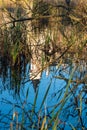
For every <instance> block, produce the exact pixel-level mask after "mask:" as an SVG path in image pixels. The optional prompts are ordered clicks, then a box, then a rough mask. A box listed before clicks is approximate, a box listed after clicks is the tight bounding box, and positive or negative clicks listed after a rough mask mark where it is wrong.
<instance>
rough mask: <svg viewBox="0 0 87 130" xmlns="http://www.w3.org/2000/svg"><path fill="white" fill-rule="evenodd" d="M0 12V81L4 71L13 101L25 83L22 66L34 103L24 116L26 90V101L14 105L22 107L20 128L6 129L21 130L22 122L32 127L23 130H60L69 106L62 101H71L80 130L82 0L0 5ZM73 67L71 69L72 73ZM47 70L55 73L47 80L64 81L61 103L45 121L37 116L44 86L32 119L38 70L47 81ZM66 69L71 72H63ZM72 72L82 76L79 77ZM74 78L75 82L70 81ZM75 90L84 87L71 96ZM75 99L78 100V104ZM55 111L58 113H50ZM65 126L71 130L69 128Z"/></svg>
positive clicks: (86, 20)
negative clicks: (43, 74)
mask: <svg viewBox="0 0 87 130" xmlns="http://www.w3.org/2000/svg"><path fill="white" fill-rule="evenodd" d="M55 2H57V3H56V4H55ZM75 2H76V3H75ZM84 3H85V4H84ZM0 11H1V12H0V75H2V76H3V81H6V78H7V76H8V68H10V70H11V71H10V72H9V73H10V75H11V82H12V86H11V88H10V89H12V90H13V89H14V90H15V95H16V94H19V92H20V89H21V88H20V86H21V80H23V78H26V77H27V76H26V65H27V64H29V65H30V66H29V67H30V68H29V70H28V77H29V76H30V77H29V79H28V81H30V80H31V81H32V83H33V85H34V87H35V88H34V89H35V90H34V91H35V97H34V103H33V104H32V108H31V110H30V111H29V113H28V114H30V115H28V116H27V112H25V110H24V105H27V104H26V103H25V102H27V99H28V98H27V97H28V95H29V89H28V90H27V92H26V94H25V95H26V99H25V100H26V101H25V102H21V101H20V102H21V105H22V106H19V108H20V109H21V110H22V116H23V117H22V122H21V123H20V124H18V122H15V124H14V126H13V124H11V126H10V130H12V129H13V128H16V127H17V128H18V127H21V130H22V128H24V129H26V128H25V127H26V125H25V124H24V121H25V120H24V117H27V118H28V121H30V123H31V124H32V125H31V126H29V127H30V128H32V129H33V128H35V129H40V130H48V129H49V128H52V130H57V128H59V129H60V128H62V126H61V123H62V124H63V121H61V120H60V119H58V118H59V115H60V113H62V112H63V107H64V105H65V104H66V103H67V101H68V100H70V99H69V97H68V96H70V97H73V99H72V100H73V102H74V105H73V106H74V107H75V110H74V111H76V112H77V116H78V121H79V123H80V125H81V127H82V129H85V127H86V126H85V125H83V122H84V121H83V119H82V115H81V113H82V98H83V99H84V100H85V96H84V94H83V93H86V94H87V84H86V82H87V81H86V78H87V76H86V75H85V73H86V68H87V0H78V1H76V0H72V1H71V3H70V5H67V4H66V3H65V1H63V0H59V1H57V0H55V1H54V2H53V1H52V0H48V1H46V0H7V1H5V0H2V3H0ZM73 64H74V66H76V67H75V68H74V70H73V67H72V66H73ZM80 65H82V66H81V67H80V69H81V70H80V69H78V68H79V66H80ZM50 66H57V70H56V73H57V72H58V73H59V75H58V74H57V75H58V76H56V75H54V77H53V78H55V79H59V80H63V81H65V83H66V85H65V86H64V93H63V96H64V97H63V98H62V99H61V101H59V100H57V101H59V102H58V104H55V105H54V107H52V111H51V112H50V114H49V116H48V115H45V116H44V115H43V113H44V112H43V113H41V112H42V109H43V106H44V103H45V101H46V98H47V96H48V93H49V90H50V87H51V83H50V84H49V85H48V84H47V86H46V87H47V90H46V93H45V94H44V97H43V99H42V101H41V102H40V109H39V110H38V113H36V105H37V104H36V102H37V99H38V91H39V90H38V89H37V86H38V84H39V83H40V78H41V74H42V73H43V70H45V71H46V76H48V75H49V70H50V69H49V68H50ZM68 67H71V68H69V70H67V68H68ZM61 68H62V69H61ZM60 69H61V70H60ZM66 71H70V72H69V73H68V74H69V76H68V77H67V78H66V76H65V75H64V74H65V73H67V72H66ZM78 71H79V73H80V71H81V73H82V75H80V74H79V75H80V76H79V77H78V74H77V73H78ZM74 73H75V76H76V77H75V78H73V75H74ZM22 76H23V78H22ZM24 80H25V79H24ZM28 81H26V82H28ZM51 82H52V81H51ZM80 84H81V85H84V87H83V88H82V89H81V90H80V93H79V94H78V95H77V94H76V92H77V89H78V88H79V85H80ZM15 86H16V87H15ZM71 86H72V87H71ZM5 89H7V88H5ZM62 90H63V88H62V89H61V90H60V91H58V92H56V95H58V97H59V96H61V94H62ZM68 91H69V92H68ZM76 95H77V96H76ZM77 98H78V99H79V98H80V101H79V100H77ZM86 100H87V99H86ZM68 105H69V104H68ZM71 105H72V104H71ZM46 107H48V106H46ZM70 107H71V106H70ZM56 108H58V109H59V108H60V109H59V110H58V111H56V112H55V109H56ZM67 108H68V107H67ZM67 108H65V109H67ZM68 110H69V109H68ZM40 113H41V114H42V115H40ZM86 114H87V113H86ZM39 115H40V117H39ZM50 115H51V116H50ZM13 117H14V118H15V117H16V118H18V113H16V112H14V113H13ZM34 117H35V118H36V120H34ZM72 117H73V116H72ZM12 121H14V119H12ZM25 122H26V121H25ZM18 125H19V126H18ZM64 125H65V124H64ZM69 125H70V128H72V130H77V129H76V128H75V126H73V125H72V124H69ZM81 127H80V128H81ZM77 128H78V126H77ZM17 130H18V129H17Z"/></svg>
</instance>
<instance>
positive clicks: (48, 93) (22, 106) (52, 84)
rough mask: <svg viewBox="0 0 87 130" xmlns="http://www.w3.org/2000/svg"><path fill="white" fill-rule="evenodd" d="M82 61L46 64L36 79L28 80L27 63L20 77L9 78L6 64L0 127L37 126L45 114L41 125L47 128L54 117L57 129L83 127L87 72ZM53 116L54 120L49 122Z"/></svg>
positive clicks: (0, 98)
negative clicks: (78, 63) (80, 62)
mask: <svg viewBox="0 0 87 130" xmlns="http://www.w3.org/2000/svg"><path fill="white" fill-rule="evenodd" d="M84 64H85V63H84V62H82V64H80V65H79V67H78V65H77V64H71V65H70V64H66V63H65V64H63V65H61V66H58V65H56V66H49V68H47V69H46V70H44V71H43V72H42V73H41V76H40V78H37V79H30V69H31V67H30V63H28V64H27V65H26V67H25V72H24V73H23V72H22V73H21V76H20V77H21V79H19V77H18V75H16V78H15V77H12V72H11V68H10V67H8V68H7V70H6V72H4V75H3V73H1V74H0V129H1V130H5V129H6V130H7V129H8V130H9V129H26V130H31V129H40V128H41V127H42V122H43V120H44V117H45V116H46V122H45V124H44V125H45V127H48V129H53V124H54V122H55V121H56V120H57V121H58V126H57V129H58V130H60V129H64V130H72V129H75V128H76V129H78V130H81V129H82V127H84V130H85V129H86V128H87V123H86V120H87V88H86V82H85V78H86V77H85V76H86V74H87V72H86V66H84ZM0 67H1V66H0ZM1 69H2V70H4V68H3V67H2V68H1ZM16 71H17V68H16ZM16 74H17V73H16ZM56 115H57V117H56ZM54 116H55V121H54V120H53V121H52V122H51V124H50V121H51V119H52V118H53V117H54Z"/></svg>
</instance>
